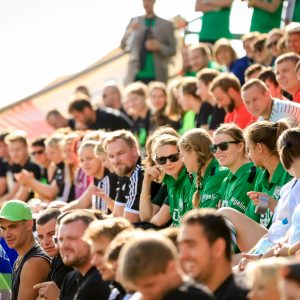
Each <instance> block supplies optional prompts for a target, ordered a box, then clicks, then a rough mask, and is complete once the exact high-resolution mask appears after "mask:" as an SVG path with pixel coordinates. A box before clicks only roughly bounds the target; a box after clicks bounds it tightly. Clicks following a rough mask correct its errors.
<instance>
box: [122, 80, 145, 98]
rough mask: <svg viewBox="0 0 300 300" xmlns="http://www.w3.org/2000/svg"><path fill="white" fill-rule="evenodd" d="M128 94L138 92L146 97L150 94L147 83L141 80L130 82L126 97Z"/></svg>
mask: <svg viewBox="0 0 300 300" xmlns="http://www.w3.org/2000/svg"><path fill="white" fill-rule="evenodd" d="M128 94H137V95H139V96H142V97H143V98H145V99H146V98H147V95H148V87H147V85H146V84H144V83H142V82H140V81H138V82H133V83H131V84H129V85H128V86H127V87H126V89H125V97H127V95H128Z"/></svg>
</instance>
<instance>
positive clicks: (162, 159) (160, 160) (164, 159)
mask: <svg viewBox="0 0 300 300" xmlns="http://www.w3.org/2000/svg"><path fill="white" fill-rule="evenodd" d="M155 160H156V162H157V163H158V164H159V165H164V164H165V163H166V162H167V160H169V161H170V162H176V161H178V160H179V153H175V154H171V155H169V156H161V157H156V159H155Z"/></svg>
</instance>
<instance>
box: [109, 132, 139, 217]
mask: <svg viewBox="0 0 300 300" xmlns="http://www.w3.org/2000/svg"><path fill="white" fill-rule="evenodd" d="M104 149H105V151H106V153H107V156H108V159H109V160H110V162H111V164H112V167H113V169H114V172H115V173H116V174H117V175H118V176H120V178H119V181H118V184H117V196H116V199H115V204H114V209H113V215H114V217H124V218H126V219H128V220H129V221H130V222H139V220H140V217H139V200H140V194H141V190H142V183H143V178H144V175H143V170H142V167H141V162H140V152H139V148H138V142H137V140H136V138H135V137H134V135H133V134H132V133H131V132H130V131H126V130H118V131H115V132H113V133H111V134H109V135H108V136H107V138H106V139H105V141H104Z"/></svg>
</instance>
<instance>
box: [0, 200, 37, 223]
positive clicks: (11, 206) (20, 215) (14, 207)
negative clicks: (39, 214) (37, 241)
mask: <svg viewBox="0 0 300 300" xmlns="http://www.w3.org/2000/svg"><path fill="white" fill-rule="evenodd" d="M0 219H5V220H8V221H23V220H32V212H31V208H30V206H29V205H28V204H27V203H26V202H23V201H20V200H10V201H7V202H6V203H5V204H4V205H3V206H2V208H1V210H0Z"/></svg>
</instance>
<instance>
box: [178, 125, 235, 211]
mask: <svg viewBox="0 0 300 300" xmlns="http://www.w3.org/2000/svg"><path fill="white" fill-rule="evenodd" d="M211 145H212V139H211V137H210V135H209V134H208V132H207V131H206V130H204V129H201V128H195V129H190V130H188V131H187V132H186V133H185V134H184V135H183V136H182V137H181V138H180V140H179V148H180V154H181V160H182V161H183V163H184V165H185V166H186V168H187V171H188V172H189V173H190V174H192V175H193V178H194V181H193V187H192V190H191V196H192V202H193V206H194V207H195V208H196V207H200V208H203V207H213V208H217V205H218V200H219V199H218V197H217V193H218V191H219V189H220V187H221V185H222V182H223V179H224V178H225V177H226V176H227V175H228V172H229V171H228V169H227V168H223V167H220V165H219V163H218V161H217V160H216V159H215V158H214V156H213V154H212V153H211V151H210V146H211Z"/></svg>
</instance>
